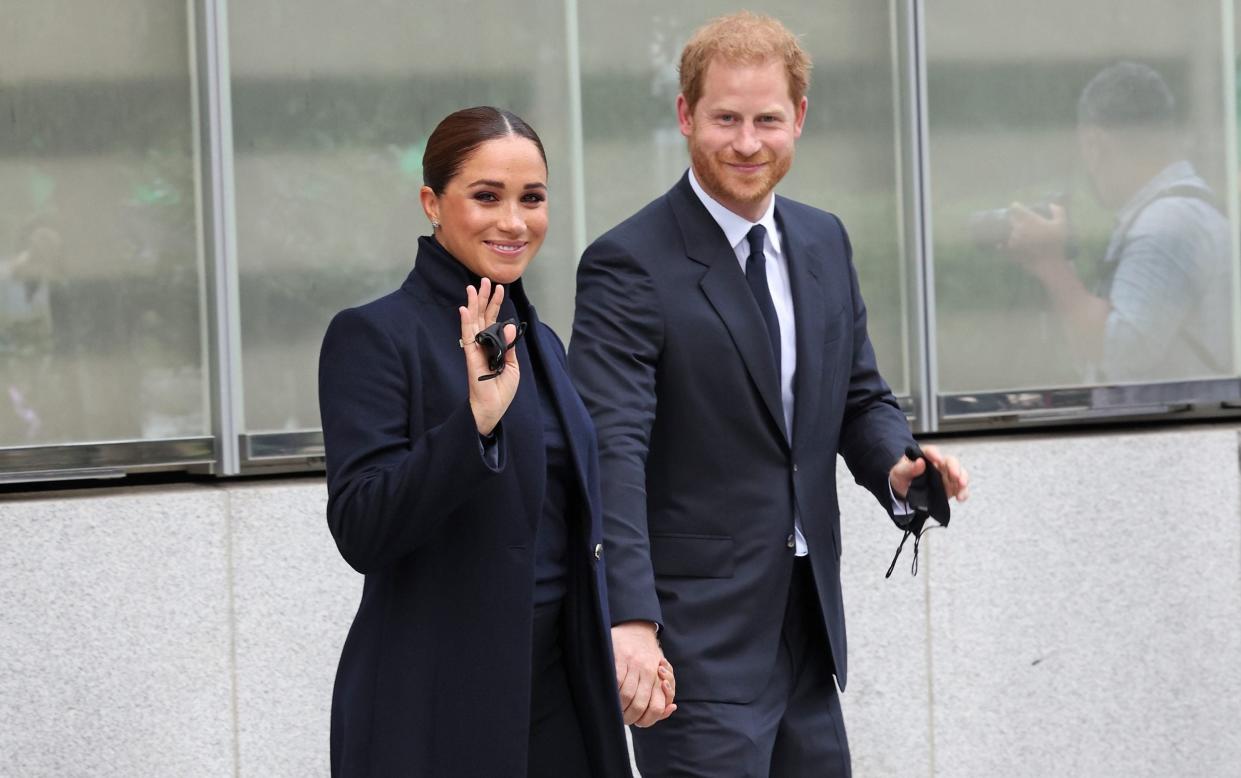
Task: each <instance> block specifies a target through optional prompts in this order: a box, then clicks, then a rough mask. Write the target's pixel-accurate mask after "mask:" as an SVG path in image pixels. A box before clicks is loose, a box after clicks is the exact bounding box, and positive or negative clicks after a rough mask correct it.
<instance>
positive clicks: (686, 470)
mask: <svg viewBox="0 0 1241 778" xmlns="http://www.w3.org/2000/svg"><path fill="white" fill-rule="evenodd" d="M776 218H777V220H778V223H779V225H780V229H781V231H782V233H783V235H782V237H783V249H784V253H785V256H786V257H787V258H788V263H789V273H790V278H791V280H792V292H793V307H794V316H795V321H796V332H797V336H796V344H797V370H796V375H795V378H794V394H795V401H794V413H793V429H792V430H791V431H786V430H785V422H784V414H783V411H782V405H781V400H780V391H779V385H778V383H779V382H778V377H777V374H776V367H775V361H774V359H773V358H772V356H771V347H770V345H769V341H768V338H767V332H766V329H765V324H764V322H763V318H762V314H761V313H760V312H759V308H758V304H757V303H756V302H755V300H754V297H753V294H752V293H751V291H750V289H749V287H748V286H747V284H746V279H745V274H744V272H743V271H742V269H741V266H740V263H739V262H738V261H737V257H736V254H735V253H734V251H733V248H732V247H731V246H730V245H728V241H727V239H726V238H725V237H724V233H723V230H721V229H720V227H719V225H718V224H717V223H716V222H715V221H714V219H712V218H711V215H710V214H709V213H708V211H707V210H706V208H705V207H704V206H703V204H702V202H701V201H700V200H699V199H698V198H697V196H696V195H695V194H694V191H693V189H692V188H691V186H690V184H689V179H688V177H687V176H686V177H682V179H681V181H680V182H679V183H677V184H676V185H675V186H674V187H673V188H672V189H671V190H670V191H668V192H667V193H666V194H665V195H664V196H662V197H660V198H659V199H657V200H655V201H654V202H652V203H651V204H649V205H647V206H646V207H645V208H643V209H642V210H641V211H639V212H638V213H637V214H635V215H634V216H633V217H631V218H629V219H628V220H626V221H625V222H623V223H621V224H620V225H619V226H617V227H615V228H614V229H612V230H611V231H609V232H608V233H606V234H605V235H603V236H602V237H600V238H599V239H598V240H596V241H595V242H594V243H593V244H592V245H591V246H590V247H589V248H588V249H587V250H586V252H585V254H584V255H583V257H582V262H581V265H580V266H579V268H578V277H577V312H576V316H575V319H574V324H573V336H572V340H571V341H570V345H569V370H570V373H571V375H572V376H573V379H574V383H575V384H576V385H577V388H578V391H579V392H580V393H581V395H582V399H583V400H584V401H585V403H586V406H587V408H588V409H589V410H590V413H591V416H592V417H593V418H594V420H595V426H596V428H597V430H598V435H599V446H600V467H601V471H600V473H601V481H602V484H603V512H604V545H605V548H606V554H607V558H608V568H607V578H608V591H609V599H610V604H611V615H612V623H613V624H618V623H620V622H624V621H630V620H635V619H643V620H649V621H654V622H657V623H659V624H660V625H661V626H662V630H661V633H660V639H661V642H662V644H663V649H664V652H665V654H666V655H667V657H668V659H669V661H670V662H671V663H672V665H673V666H674V667H675V668H676V672H677V697H678V699H683V700H713V701H722V702H748V701H750V700H753V699H754V698H755V697H757V696H758V694H759V693H760V692H761V691H762V689H763V687H764V685H765V684H766V683H767V680H768V678H769V677H770V674H771V672H772V671H773V669H774V667H775V662H776V652H777V647H778V644H779V637H780V630H781V625H782V622H783V616H784V605H785V602H786V600H787V597H788V591H789V583H790V576H791V575H792V566H793V555H794V549H793V547H792V537H793V517H794V512H795V511H796V512H797V513H798V514H799V515H800V517H801V523H802V528H803V531H804V533H805V536H806V540H807V542H808V544H809V547H810V557H811V562H812V566H813V570H814V576H815V582H816V587H817V589H818V595H819V602H820V605H821V607H822V610H823V618H824V622H825V623H826V625H827V634H828V639H829V641H830V646H825V647H824V649H825V650H830V651H831V655H832V659H833V660H834V663H835V669H836V676H837V681H838V683H839V684H840V686H841V688H843V687H844V685H845V681H846V674H847V664H846V646H845V618H844V607H843V604H842V601H841V592H840V548H841V546H840V512H839V508H838V504H837V498H836V477H835V475H836V455H837V453H840V454H842V455H843V456H844V458H845V461H846V463H847V464H848V466H849V468H850V470H851V471H852V472H853V474H854V476H855V478H857V480H858V482H859V483H861V484H862V485H864V486H865V487H866V488H867V489H869V490H870V491H871V492H872V493H874V495H875V497H876V498H877V499H879V501H880V502H881V504H883V505H884V506H885V507H886V509H887V510H888V511H889V513H890V511H891V507H892V506H891V496H890V492H889V488H888V480H887V476H888V472H889V470H890V469H891V467H892V465H894V464H895V463H896V462H897V461H898V460H899V459H900V457H901V453H902V451H903V450H904V447H905V445H906V444H908V443H912V441H913V439H912V436H911V435H910V432H909V426H908V424H907V422H906V420H905V417H904V414H903V413H902V412H901V410H900V409H899V407H898V405H897V403H896V401H895V399H894V398H893V397H892V394H891V391H890V390H889V388H888V386H887V384H886V383H884V381H883V379H882V378H881V377H880V375H879V371H878V368H877V366H876V363H875V354H874V351H873V350H872V348H871V344H870V340H869V339H868V337H867V334H866V308H865V306H864V305H863V303H862V297H861V294H860V292H859V289H858V281H857V273H856V271H855V269H854V267H853V262H852V258H851V248H850V245H849V241H848V237H847V235H846V233H845V230H844V227H843V225H842V224H841V223H840V220H839V219H838V218H837V217H836V216H834V215H832V214H830V213H826V212H824V211H821V210H818V209H815V208H812V207H809V206H807V205H803V204H801V203H798V202H794V201H792V200H788V199H785V198H782V197H777V198H776ZM790 433H791V434H790Z"/></svg>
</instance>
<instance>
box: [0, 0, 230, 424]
mask: <svg viewBox="0 0 1241 778" xmlns="http://www.w3.org/2000/svg"><path fill="white" fill-rule="evenodd" d="M2 7H3V10H4V19H5V23H4V25H3V26H2V27H0V116H4V117H5V129H4V132H0V181H3V182H4V186H0V446H29V445H53V444H63V443H81V442H103V441H115V440H153V439H165V438H176V437H187V436H202V435H206V434H209V419H208V410H207V408H208V392H207V385H206V379H205V367H204V365H205V349H204V346H203V343H204V336H203V333H204V325H203V313H204V310H203V283H202V272H201V270H202V264H201V259H200V253H199V248H198V246H199V242H198V239H197V232H198V224H197V218H198V216H197V214H198V203H197V186H196V180H195V171H196V169H197V160H196V150H195V145H194V126H193V121H194V118H193V117H194V113H193V108H192V99H193V90H192V86H191V69H190V59H191V53H190V48H189V33H188V30H187V16H186V13H187V12H186V5H185V4H184V3H180V4H178V3H171V4H170V3H166V2H156V0H117V1H116V2H111V3H107V4H100V3H85V4H84V3H80V2H74V1H73V0H45V1H43V2H37V3H4V4H3V5H2Z"/></svg>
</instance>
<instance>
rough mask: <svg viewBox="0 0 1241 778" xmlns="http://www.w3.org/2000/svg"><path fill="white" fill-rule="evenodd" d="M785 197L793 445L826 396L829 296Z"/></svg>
mask: <svg viewBox="0 0 1241 778" xmlns="http://www.w3.org/2000/svg"><path fill="white" fill-rule="evenodd" d="M782 199H783V198H779V197H777V198H776V221H777V222H778V223H779V225H780V232H781V235H782V237H783V244H784V247H783V248H784V257H785V260H786V261H787V262H788V265H789V280H790V283H791V285H792V287H793V318H794V320H795V321H796V322H797V375H796V376H794V378H793V397H794V402H793V445H794V446H796V445H797V443H798V442H799V441H798V438H797V433H798V431H799V430H804V429H810V428H812V427H813V424H812V422H813V420H814V418H815V414H816V413H817V412H818V408H819V396H820V394H821V393H822V390H823V387H822V381H821V380H820V379H821V376H822V374H823V345H824V343H825V342H826V340H825V333H824V327H825V326H826V323H827V296H826V295H825V292H824V289H823V286H822V281H821V279H820V278H819V267H818V264H817V262H818V261H821V260H820V258H819V257H817V256H816V255H815V248H816V247H815V246H814V244H813V243H812V242H811V240H810V236H809V235H806V234H805V233H804V231H803V230H801V229H800V225H798V224H797V223H796V221H795V220H791V219H786V218H785V213H784V212H785V210H787V209H786V208H784V207H782V206H783V205H784V203H783V202H782Z"/></svg>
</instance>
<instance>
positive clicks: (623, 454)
mask: <svg viewBox="0 0 1241 778" xmlns="http://www.w3.org/2000/svg"><path fill="white" fill-rule="evenodd" d="M662 348H663V323H662V320H661V317H660V314H659V305H658V302H657V300H656V293H655V285H654V282H653V280H652V279H651V277H650V275H649V274H648V273H647V272H646V271H645V270H644V269H642V268H641V267H640V266H639V264H638V263H637V261H636V260H635V259H634V257H633V256H632V254H630V253H629V252H628V251H626V250H625V249H623V248H621V247H620V246H618V245H616V244H614V243H608V242H599V243H595V244H594V245H592V246H591V247H590V248H588V249H587V250H586V253H585V254H583V255H582V262H581V264H580V265H579V266H578V273H577V309H576V312H575V314H574V319H573V335H572V337H571V339H570V341H569V373H570V375H571V376H572V378H573V382H574V384H575V385H576V386H577V390H578V392H579V393H580V394H581V396H582V401H583V402H584V403H585V405H586V409H587V410H588V411H589V412H590V415H591V417H592V419H593V420H594V422H595V430H596V433H597V434H598V438H599V471H600V481H601V484H602V493H603V537H604V557H605V559H606V560H607V564H606V571H607V585H608V600H609V603H610V606H611V613H612V623H613V624H619V623H621V622H625V621H634V620H643V621H653V622H655V623H656V624H662V623H663V617H662V615H661V611H660V608H659V599H658V597H657V596H656V594H655V574H654V572H653V570H652V567H651V544H650V536H649V532H648V528H647V516H646V505H647V503H646V457H647V452H648V451H649V450H650V439H651V427H652V425H653V424H654V421H655V378H656V369H657V367H658V364H659V355H660V352H661V350H662Z"/></svg>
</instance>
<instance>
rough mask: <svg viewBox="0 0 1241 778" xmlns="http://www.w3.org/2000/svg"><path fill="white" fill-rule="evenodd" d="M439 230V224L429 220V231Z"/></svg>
mask: <svg viewBox="0 0 1241 778" xmlns="http://www.w3.org/2000/svg"><path fill="white" fill-rule="evenodd" d="M439 228H440V223H439V222H437V221H436V220H435V219H432V220H431V230H432V231H435V230H438V229H439Z"/></svg>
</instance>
